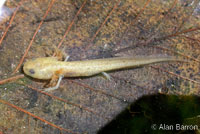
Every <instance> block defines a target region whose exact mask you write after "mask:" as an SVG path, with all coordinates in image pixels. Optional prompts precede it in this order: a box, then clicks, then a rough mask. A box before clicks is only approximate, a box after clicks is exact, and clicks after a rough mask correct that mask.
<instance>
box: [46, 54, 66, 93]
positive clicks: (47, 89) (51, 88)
mask: <svg viewBox="0 0 200 134" xmlns="http://www.w3.org/2000/svg"><path fill="white" fill-rule="evenodd" d="M68 59H69V56H67V57H66V58H65V60H64V61H67V60H68ZM61 71H62V70H58V71H57V72H59V74H54V75H53V77H52V78H51V81H50V83H51V82H54V81H55V80H57V79H58V82H57V84H56V86H54V87H49V88H45V89H44V91H45V92H49V91H52V90H56V89H58V88H59V86H60V82H61V81H62V79H63V78H64V75H63V74H62V73H61Z"/></svg>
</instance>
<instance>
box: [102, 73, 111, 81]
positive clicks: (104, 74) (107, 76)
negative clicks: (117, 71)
mask: <svg viewBox="0 0 200 134" xmlns="http://www.w3.org/2000/svg"><path fill="white" fill-rule="evenodd" d="M101 74H102V75H103V76H105V77H106V79H108V80H109V81H111V77H110V75H109V74H107V73H106V72H101Z"/></svg>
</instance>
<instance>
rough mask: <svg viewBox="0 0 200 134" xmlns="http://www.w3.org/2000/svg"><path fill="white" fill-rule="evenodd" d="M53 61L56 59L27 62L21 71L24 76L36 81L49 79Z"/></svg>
mask: <svg viewBox="0 0 200 134" xmlns="http://www.w3.org/2000/svg"><path fill="white" fill-rule="evenodd" d="M53 61H56V58H54V57H46V58H37V59H33V60H29V61H27V62H26V63H25V64H24V66H23V71H24V73H25V74H26V75H28V76H30V77H33V78H36V79H51V78H52V76H53V71H52V66H51V65H52V63H53Z"/></svg>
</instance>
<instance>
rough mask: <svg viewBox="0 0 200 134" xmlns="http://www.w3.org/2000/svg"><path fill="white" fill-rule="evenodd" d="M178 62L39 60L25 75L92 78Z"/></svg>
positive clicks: (152, 59)
mask: <svg viewBox="0 0 200 134" xmlns="http://www.w3.org/2000/svg"><path fill="white" fill-rule="evenodd" d="M165 61H177V59H176V58H174V57H160V58H158V57H149V58H144V57H140V58H139V57H138V58H133V57H120V58H105V59H96V60H85V61H69V62H64V61H58V60H57V59H56V58H55V57H46V58H37V59H35V60H30V61H27V62H26V63H25V64H24V67H23V70H24V72H25V74H27V75H29V76H31V77H33V78H37V79H51V78H52V77H53V76H55V75H56V76H61V75H63V76H65V77H80V76H92V75H95V74H99V73H101V72H106V71H111V70H119V69H124V68H133V67H138V66H142V65H147V64H151V63H157V62H165Z"/></svg>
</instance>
